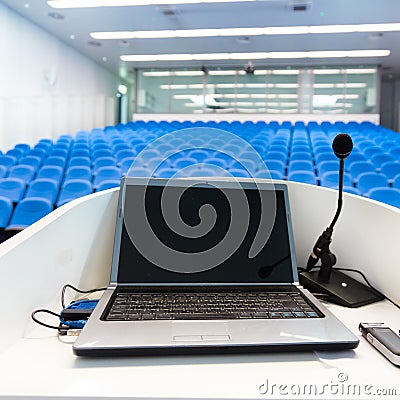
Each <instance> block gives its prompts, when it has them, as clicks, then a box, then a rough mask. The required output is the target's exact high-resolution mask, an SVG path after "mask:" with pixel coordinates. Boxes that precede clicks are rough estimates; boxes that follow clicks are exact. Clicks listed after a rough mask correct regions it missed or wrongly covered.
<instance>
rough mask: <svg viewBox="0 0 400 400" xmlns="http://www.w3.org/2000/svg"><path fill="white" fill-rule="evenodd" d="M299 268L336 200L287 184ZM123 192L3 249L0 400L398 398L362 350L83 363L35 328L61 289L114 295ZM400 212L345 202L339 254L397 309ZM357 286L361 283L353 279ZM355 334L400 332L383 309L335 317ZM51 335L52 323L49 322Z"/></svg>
mask: <svg viewBox="0 0 400 400" xmlns="http://www.w3.org/2000/svg"><path fill="white" fill-rule="evenodd" d="M287 185H288V186H289V197H290V206H291V211H292V219H293V221H292V222H293V227H294V234H295V245H296V254H297V261H298V264H299V266H304V265H305V263H306V260H307V259H308V256H309V254H310V250H311V249H312V246H313V245H314V243H315V241H316V239H317V237H318V236H319V235H320V234H321V232H322V231H323V230H324V229H325V228H326V226H327V225H328V224H329V223H330V221H331V219H332V217H333V215H334V213H335V210H336V204H337V192H335V191H332V190H329V189H324V188H320V187H316V186H309V185H303V184H298V183H292V182H287ZM117 198H118V189H111V190H108V191H104V192H100V193H97V194H94V195H90V196H86V197H84V198H81V199H78V200H75V201H73V202H71V203H68V204H66V205H65V206H63V207H61V208H59V209H57V210H55V211H54V212H53V213H51V214H50V215H48V216H46V217H45V218H43V219H42V220H40V221H39V222H37V223H36V224H34V225H32V226H30V227H29V228H27V229H26V230H24V231H23V232H21V233H19V234H18V235H16V236H14V237H13V238H11V239H9V240H8V241H6V242H4V243H3V244H1V245H0V272H1V294H0V299H1V304H2V307H1V308H0V318H1V330H0V398H2V399H31V398H36V399H44V398H50V399H53V398H59V399H99V398H101V399H143V398H146V399H161V398H162V399H205V398H207V399H244V398H245V399H249V398H251V399H253V398H255V399H257V398H262V399H292V398H296V399H314V398H322V399H365V398H384V399H392V398H393V399H398V398H400V379H399V378H400V373H399V372H400V369H399V368H397V367H395V366H394V365H392V364H391V363H390V362H389V361H388V360H386V359H385V358H384V357H383V356H382V355H381V354H380V353H378V352H377V351H376V350H375V349H374V348H373V347H372V346H370V344H369V343H367V342H366V341H365V340H364V339H363V338H360V345H359V347H358V348H357V349H355V350H348V351H342V352H308V353H275V354H252V355H246V354H243V355H215V356H210V355H208V356H180V357H175V356H174V357H126V358H93V359H88V358H78V357H76V356H74V355H73V353H72V346H71V340H72V338H66V337H64V338H58V337H57V334H56V331H52V330H50V329H47V328H44V327H40V326H37V325H36V324H34V323H33V322H32V321H31V319H30V314H31V312H32V311H33V310H34V309H37V308H52V309H54V310H55V311H58V310H59V309H60V308H61V306H60V301H59V296H60V291H61V288H62V286H63V285H64V284H66V283H71V284H75V285H77V286H79V287H80V288H83V289H91V288H95V287H101V286H104V285H106V284H107V282H108V279H109V273H110V265H111V255H112V245H113V235H114V227H115V212H116V204H117ZM399 228H400V210H398V209H396V208H394V207H390V206H386V205H383V204H380V203H377V202H374V201H371V200H368V199H364V198H360V197H358V196H353V195H348V194H345V199H344V206H343V211H342V214H341V216H340V219H339V221H338V223H337V225H336V227H335V231H334V237H333V244H332V246H331V248H332V251H333V252H334V253H335V254H336V255H337V257H338V265H340V266H345V267H348V268H355V269H359V270H361V271H363V272H364V273H365V274H366V276H367V277H368V279H369V280H370V282H371V283H372V284H373V285H374V286H375V287H376V288H377V289H379V290H380V291H382V292H383V293H384V294H385V295H386V296H388V297H389V298H391V299H392V300H394V301H396V302H397V303H400V291H399V290H398V286H399V284H400V253H399V250H398V246H399V244H398V243H399V237H400V235H399V233H398V231H399ZM355 277H356V278H358V277H357V276H355ZM328 307H329V309H330V310H331V311H332V312H334V313H335V314H336V315H337V316H338V318H339V319H341V320H342V321H343V322H344V323H345V324H346V325H347V326H348V327H349V328H350V329H351V330H352V331H353V332H354V333H356V334H358V335H359V333H358V329H357V328H358V324H359V322H361V321H363V322H385V323H387V324H388V325H389V326H391V327H392V329H394V330H396V331H397V330H399V329H400V318H399V316H400V311H399V310H398V309H397V308H395V307H394V306H393V305H392V304H391V303H389V302H388V301H382V302H379V303H375V304H372V305H369V306H365V307H361V308H358V309H346V308H342V307H339V306H333V305H328ZM54 323H55V324H56V323H57V321H56V320H54Z"/></svg>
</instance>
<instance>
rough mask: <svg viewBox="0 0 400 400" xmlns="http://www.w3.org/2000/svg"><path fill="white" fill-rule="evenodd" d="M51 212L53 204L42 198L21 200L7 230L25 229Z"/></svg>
mask: <svg viewBox="0 0 400 400" xmlns="http://www.w3.org/2000/svg"><path fill="white" fill-rule="evenodd" d="M51 211H53V204H52V203H51V202H50V201H49V200H47V199H43V198H37V197H31V198H28V199H22V200H21V201H20V202H19V203H18V204H17V206H16V207H15V210H14V213H13V215H12V217H11V221H10V225H9V226H8V229H15V228H25V227H27V226H29V225H31V224H33V223H34V222H36V221H38V220H39V219H40V218H43V217H44V216H45V215H47V214H49V213H50V212H51Z"/></svg>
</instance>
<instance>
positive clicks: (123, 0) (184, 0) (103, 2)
mask: <svg viewBox="0 0 400 400" xmlns="http://www.w3.org/2000/svg"><path fill="white" fill-rule="evenodd" d="M250 1H256V0H51V1H48V2H47V4H48V5H49V6H50V7H53V8H93V7H128V6H129V7H132V6H150V5H157V6H158V5H165V4H168V5H169V4H171V5H172V4H201V3H236V2H250Z"/></svg>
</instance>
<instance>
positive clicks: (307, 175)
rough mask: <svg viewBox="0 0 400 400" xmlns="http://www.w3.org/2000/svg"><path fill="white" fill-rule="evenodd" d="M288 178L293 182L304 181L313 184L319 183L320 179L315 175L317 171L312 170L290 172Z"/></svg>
mask: <svg viewBox="0 0 400 400" xmlns="http://www.w3.org/2000/svg"><path fill="white" fill-rule="evenodd" d="M287 179H288V180H289V181H293V182H302V183H308V184H311V185H318V180H317V177H316V176H315V173H314V172H310V171H293V172H289V174H288V177H287Z"/></svg>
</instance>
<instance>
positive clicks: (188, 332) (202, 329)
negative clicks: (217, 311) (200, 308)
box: [172, 321, 231, 342]
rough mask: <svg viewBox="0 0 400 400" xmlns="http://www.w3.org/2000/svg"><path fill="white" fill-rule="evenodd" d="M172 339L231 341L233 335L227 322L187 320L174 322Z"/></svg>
mask: <svg viewBox="0 0 400 400" xmlns="http://www.w3.org/2000/svg"><path fill="white" fill-rule="evenodd" d="M172 340H173V341H174V342H210V341H211V342H212V341H229V340H231V337H230V335H229V333H228V329H227V327H226V324H225V323H221V322H217V321H207V323H206V324H205V323H204V321H202V323H200V324H199V323H197V322H189V321H185V323H182V324H181V323H178V324H174V327H173V329H172Z"/></svg>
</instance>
